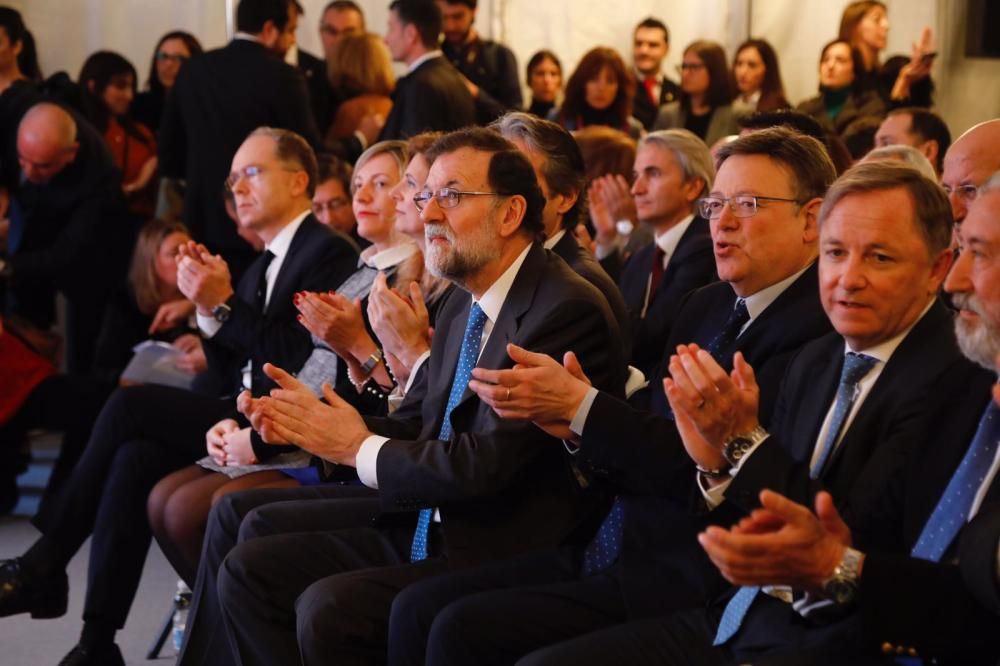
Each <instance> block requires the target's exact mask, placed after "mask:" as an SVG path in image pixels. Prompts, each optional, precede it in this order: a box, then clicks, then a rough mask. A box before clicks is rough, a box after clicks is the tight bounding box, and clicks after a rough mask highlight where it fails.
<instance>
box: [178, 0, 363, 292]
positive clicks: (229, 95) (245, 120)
mask: <svg viewBox="0 0 1000 666" xmlns="http://www.w3.org/2000/svg"><path fill="white" fill-rule="evenodd" d="M294 14H295V8H294V6H293V5H292V4H291V3H290V2H289V0H241V1H240V4H239V6H238V8H237V12H236V28H237V31H238V32H237V35H236V37H235V38H234V39H233V40H232V41H231V42H230V43H229V44H228V45H227V46H225V47H223V48H221V49H215V50H213V51H209V52H207V53H205V54H204V55H202V56H199V57H197V58H195V59H193V60H191V61H190V62H188V63H187V64H186V65H185V66H184V67H183V68H182V69H181V71H180V73H179V74H178V75H177V83H176V84H175V85H174V88H173V91H172V94H171V95H169V96H168V97H167V107H166V111H165V112H164V116H163V125H162V128H161V133H160V165H161V168H162V170H163V173H164V175H166V176H168V177H171V178H183V179H184V180H185V181H186V183H187V188H186V192H185V197H184V221H185V223H186V224H187V226H188V228H189V229H190V230H191V233H192V234H193V235H194V237H195V239H197V240H198V241H200V242H203V243H205V245H206V246H207V247H209V248H210V249H211V250H212V251H213V252H216V253H219V254H220V255H221V256H222V258H223V259H224V260H225V261H226V264H227V265H228V266H229V268H230V270H231V271H232V272H233V276H234V277H236V278H237V279H238V278H239V276H241V275H242V274H243V272H244V271H245V270H246V269H247V267H248V266H249V264H250V263H251V262H252V261H253V260H254V257H255V256H256V253H255V252H254V250H253V248H252V247H250V245H249V244H247V242H246V241H244V240H243V239H241V238H240V237H239V236H238V235H237V233H236V229H235V228H234V226H233V223H232V222H231V221H230V219H229V218H228V217H227V216H226V211H225V208H224V206H223V202H222V198H221V197H220V196H219V194H220V190H221V188H222V185H221V183H222V182H223V181H224V180H225V178H226V174H227V173H228V169H229V164H230V162H231V160H232V156H233V155H234V154H235V152H236V150H237V148H239V146H240V144H241V143H242V142H243V140H244V139H245V138H246V136H247V135H248V134H249V133H250V132H251V131H253V129H254V128H256V127H261V126H269V127H280V128H285V129H288V130H291V131H293V132H297V133H298V134H300V135H302V136H303V137H305V139H306V140H307V141H308V142H309V143H310V145H312V146H318V145H319V144H320V136H319V132H318V131H317V129H316V123H315V122H314V121H313V118H312V114H311V113H310V111H309V104H308V93H307V92H306V88H305V85H304V83H303V81H302V77H301V76H300V75H299V74H298V72H296V71H295V69H294V68H292V67H290V66H289V65H287V64H285V63H283V62H281V60H280V59H279V58H277V57H275V55H276V54H279V53H281V50H282V48H283V47H284V46H285V45H286V42H285V39H286V38H283V37H282V35H283V33H284V31H285V29H286V27H287V25H288V22H289V21H290V20H291V17H292V16H293V15H294ZM223 82H224V85H223ZM355 140H356V139H355Z"/></svg>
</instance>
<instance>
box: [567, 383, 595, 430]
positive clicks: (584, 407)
mask: <svg viewBox="0 0 1000 666" xmlns="http://www.w3.org/2000/svg"><path fill="white" fill-rule="evenodd" d="M596 399H597V389H595V388H594V387H593V386H591V387H590V388H589V389H587V395H585V396H583V400H582V401H580V406H579V407H577V408H576V414H574V415H573V420H572V421H570V422H569V429H570V430H571V431H572V432H573V434H574V435H576V436H577V437H583V426H585V425H586V424H587V417H588V416H589V415H590V408H591V406H593V404H594V400H596Z"/></svg>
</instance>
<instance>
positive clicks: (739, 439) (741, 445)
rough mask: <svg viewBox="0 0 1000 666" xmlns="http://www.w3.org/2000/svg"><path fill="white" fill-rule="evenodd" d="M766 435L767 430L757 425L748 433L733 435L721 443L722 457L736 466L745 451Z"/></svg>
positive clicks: (762, 439) (761, 440) (758, 442)
mask: <svg viewBox="0 0 1000 666" xmlns="http://www.w3.org/2000/svg"><path fill="white" fill-rule="evenodd" d="M766 437H767V431H766V430H764V428H763V427H761V426H757V427H756V428H754V429H753V430H751V431H750V432H748V433H743V434H741V435H735V436H733V437H731V438H730V439H729V441H727V442H726V443H725V444H723V445H722V457H723V458H725V459H726V462H728V463H729V464H730V465H731V466H732V467H736V466H738V465H739V464H740V461H741V460H743V456H745V455H746V452H747V451H749V450H750V449H752V448H753V447H755V446H757V445H758V444H760V443H761V442H763V441H764V439H765V438H766Z"/></svg>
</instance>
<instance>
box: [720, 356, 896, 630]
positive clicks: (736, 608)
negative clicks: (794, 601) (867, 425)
mask: <svg viewBox="0 0 1000 666" xmlns="http://www.w3.org/2000/svg"><path fill="white" fill-rule="evenodd" d="M877 362H878V359H876V358H873V357H871V356H866V355H864V354H856V353H854V352H848V353H847V355H846V356H845V357H844V367H843V369H842V370H841V371H840V386H839V388H838V389H837V399H836V402H835V403H834V406H833V417H832V418H831V419H830V428H829V431H828V432H827V435H826V441H824V442H823V448H822V449H820V451H821V453H820V455H819V457H818V458H817V459H816V463H815V464H814V465H813V466H812V469H810V470H809V476H810V477H811V478H813V479H815V478H818V477H819V475H820V472H821V471H822V470H823V465H825V464H826V461H827V459H828V458H829V457H830V453H831V452H832V451H833V448H834V445H835V444H836V443H837V438H838V437H839V436H840V431H841V430H843V429H844V422H845V421H847V415H848V414H850V413H851V407H852V406H853V405H854V402H855V400H857V397H858V382H860V381H861V380H862V379H863V378H864V377H865V375H867V374H868V373H869V372H870V371H871V369H872V367H874V365H875V364H876V363H877ZM759 592H760V587H759V586H756V585H752V586H747V587H741V588H740V589H739V590H737V592H736V594H734V595H733V597H732V599H730V600H729V603H728V604H726V609H725V610H724V611H723V612H722V619H721V620H719V628H718V630H717V631H716V633H715V640H714V641H713V642H712V645H722V644H723V643H725V642H726V641H728V640H729V639H730V638H732V637H733V636H734V635H735V634H736V632H737V631H739V629H740V625H741V624H742V623H743V618H744V617H746V614H747V611H749V610H750V606H751V605H752V604H753V601H754V599H756V598H757V594H758V593H759Z"/></svg>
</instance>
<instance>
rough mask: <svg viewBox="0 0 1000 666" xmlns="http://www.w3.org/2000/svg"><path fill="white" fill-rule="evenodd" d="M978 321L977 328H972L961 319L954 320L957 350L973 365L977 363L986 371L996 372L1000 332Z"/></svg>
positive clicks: (999, 349)
mask: <svg viewBox="0 0 1000 666" xmlns="http://www.w3.org/2000/svg"><path fill="white" fill-rule="evenodd" d="M979 321H980V325H979V326H973V325H970V324H969V323H968V322H965V321H962V320H961V319H956V320H955V337H956V338H957V339H958V348H959V349H961V350H962V353H963V354H965V357H966V358H968V359H969V360H970V361H972V362H973V363H978V364H979V365H981V366H983V367H984V368H986V369H987V370H996V363H997V355H998V354H1000V330H996V329H993V328H990V327H989V326H987V325H986V324H985V321H984V320H983V319H982V317H980V320H979Z"/></svg>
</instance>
